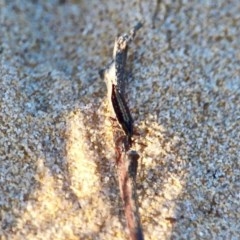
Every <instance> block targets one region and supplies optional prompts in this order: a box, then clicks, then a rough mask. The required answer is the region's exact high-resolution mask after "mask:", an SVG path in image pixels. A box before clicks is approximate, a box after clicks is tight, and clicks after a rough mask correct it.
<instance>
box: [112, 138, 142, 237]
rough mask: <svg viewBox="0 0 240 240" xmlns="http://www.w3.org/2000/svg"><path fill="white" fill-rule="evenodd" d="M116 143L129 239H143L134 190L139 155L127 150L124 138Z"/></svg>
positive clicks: (127, 146) (120, 186)
mask: <svg viewBox="0 0 240 240" xmlns="http://www.w3.org/2000/svg"><path fill="white" fill-rule="evenodd" d="M116 144H117V145H116V154H117V167H118V182H119V188H120V194H121V198H122V200H123V204H124V212H125V217H126V221H127V226H128V229H129V235H130V239H131V240H143V239H144V237H143V231H142V226H141V220H140V215H139V211H138V199H137V190H136V176H137V167H138V159H139V155H138V153H137V152H136V151H134V150H129V145H128V140H127V139H126V138H120V140H119V141H118V142H117V143H116Z"/></svg>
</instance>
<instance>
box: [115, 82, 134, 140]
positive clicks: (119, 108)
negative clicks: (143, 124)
mask: <svg viewBox="0 0 240 240" xmlns="http://www.w3.org/2000/svg"><path fill="white" fill-rule="evenodd" d="M111 103H112V107H113V109H114V112H115V114H116V117H117V120H118V122H119V124H120V125H121V126H122V128H123V130H124V132H125V134H126V135H127V136H128V137H129V139H131V137H132V134H133V119H132V116H131V114H130V111H129V108H128V106H127V104H126V102H125V100H124V98H123V97H122V94H121V93H120V92H119V91H118V89H117V87H116V85H112V95H111Z"/></svg>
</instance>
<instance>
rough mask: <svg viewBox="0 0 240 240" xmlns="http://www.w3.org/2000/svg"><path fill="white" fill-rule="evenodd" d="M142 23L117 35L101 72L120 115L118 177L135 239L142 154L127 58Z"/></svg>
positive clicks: (137, 236) (115, 113)
mask: <svg viewBox="0 0 240 240" xmlns="http://www.w3.org/2000/svg"><path fill="white" fill-rule="evenodd" d="M141 27H142V23H138V24H137V25H136V26H135V27H134V28H133V29H132V30H131V32H130V34H129V35H127V34H125V35H121V36H120V37H118V38H116V39H115V45H114V50H113V60H112V62H111V63H110V64H109V65H108V66H107V67H106V68H105V69H103V70H101V71H100V72H99V74H100V76H101V78H102V79H104V81H105V83H106V85H107V90H108V101H109V107H110V109H111V111H112V114H113V117H116V118H117V121H118V123H119V125H120V126H121V128H122V130H123V131H124V133H125V135H126V136H122V132H119V131H114V139H115V145H116V154H117V158H116V160H117V166H118V179H119V188H120V193H121V197H122V200H123V203H124V210H125V216H126V221H127V225H128V229H129V232H130V239H131V240H143V239H144V237H143V232H142V227H141V222H140V216H139V212H138V204H137V193H136V174H137V163H138V158H139V155H138V154H137V152H136V151H133V150H131V146H132V142H131V137H132V134H133V119H132V117H131V114H130V111H129V108H128V106H127V103H126V101H125V98H124V92H125V87H126V86H125V82H126V76H125V75H126V72H125V67H126V61H127V51H128V45H129V43H130V42H131V41H132V40H133V39H134V37H135V34H136V32H137V31H138V29H140V28H141Z"/></svg>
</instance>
